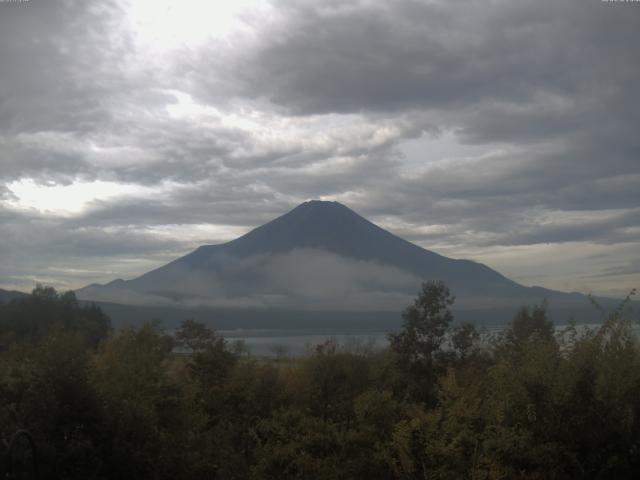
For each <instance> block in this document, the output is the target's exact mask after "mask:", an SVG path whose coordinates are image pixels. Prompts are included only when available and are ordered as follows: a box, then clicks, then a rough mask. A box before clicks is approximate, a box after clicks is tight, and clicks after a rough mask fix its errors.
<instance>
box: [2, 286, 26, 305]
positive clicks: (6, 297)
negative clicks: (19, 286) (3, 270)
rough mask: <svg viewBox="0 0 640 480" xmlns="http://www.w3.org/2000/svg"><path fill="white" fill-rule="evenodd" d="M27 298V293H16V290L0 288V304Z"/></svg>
mask: <svg viewBox="0 0 640 480" xmlns="http://www.w3.org/2000/svg"><path fill="white" fill-rule="evenodd" d="M27 296H29V294H28V293H24V292H18V291H17V290H3V289H1V288H0V303H7V302H10V301H11V300H13V299H14V298H24V297H27Z"/></svg>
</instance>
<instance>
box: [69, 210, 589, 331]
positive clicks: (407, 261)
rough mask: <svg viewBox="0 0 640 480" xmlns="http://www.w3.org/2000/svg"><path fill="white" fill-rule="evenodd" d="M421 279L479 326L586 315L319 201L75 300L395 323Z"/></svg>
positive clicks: (564, 300)
mask: <svg viewBox="0 0 640 480" xmlns="http://www.w3.org/2000/svg"><path fill="white" fill-rule="evenodd" d="M427 280H441V281H443V282H444V283H446V284H447V285H448V286H449V287H450V289H451V290H452V291H453V292H454V293H455V295H456V297H457V300H456V308H457V310H458V311H459V312H471V311H474V312H482V313H483V315H482V318H483V321H490V320H489V319H490V318H495V320H496V321H497V322H501V321H504V320H506V319H507V318H506V317H505V315H508V316H510V315H512V313H513V311H514V309H515V308H517V307H518V306H520V305H523V304H533V303H540V302H542V301H544V300H546V301H548V302H549V307H550V310H551V311H552V312H554V311H555V312H556V313H557V314H558V315H562V316H565V317H566V316H568V315H577V314H581V312H584V311H585V309H590V306H589V302H588V300H587V298H586V297H585V296H584V295H581V294H577V293H571V294H570V293H562V292H556V291H552V290H547V289H544V288H540V287H525V286H522V285H520V284H518V283H516V282H514V281H512V280H510V279H508V278H506V277H505V276H503V275H501V274H500V273H498V272H496V271H495V270H492V269H491V268H489V267H487V266H485V265H483V264H480V263H477V262H473V261H470V260H458V259H451V258H447V257H444V256H442V255H439V254H437V253H435V252H431V251H429V250H426V249H424V248H421V247H419V246H417V245H415V244H413V243H410V242H408V241H406V240H404V239H402V238H400V237H398V236H396V235H393V234H392V233H390V232H388V231H386V230H384V229H382V228H380V227H378V226H377V225H375V224H373V223H371V222H369V221H368V220H366V219H365V218H363V217H362V216H360V215H358V214H357V213H355V212H354V211H352V210H351V209H349V208H347V207H346V206H344V205H342V204H340V203H338V202H325V201H309V202H305V203H303V204H301V205H299V206H297V207H296V208H294V209H293V210H291V211H290V212H288V213H286V214H284V215H282V216H280V217H278V218H276V219H275V220H273V221H271V222H269V223H266V224H264V225H262V226H260V227H257V228H255V229H254V230H252V231H250V232H249V233H247V234H245V235H243V236H241V237H239V238H237V239H235V240H233V241H230V242H228V243H224V244H220V245H205V246H201V247H199V248H197V249H196V250H194V251H193V252H191V253H189V254H187V255H185V256H183V257H181V258H178V259H177V260H174V261H173V262H171V263H169V264H167V265H164V266H162V267H160V268H157V269H155V270H152V271H150V272H148V273H145V274H144V275H142V276H140V277H137V278H134V279H132V280H127V281H125V280H115V281H113V282H111V283H109V284H106V285H97V284H94V285H90V286H88V287H85V288H83V289H81V290H79V291H78V292H77V293H78V296H79V298H81V299H85V300H92V301H99V302H109V303H115V304H125V305H137V306H155V307H165V308H166V307H168V308H173V309H184V308H186V309H225V311H226V312H227V313H226V315H227V316H228V315H233V313H230V312H235V314H238V313H239V312H241V311H242V312H243V313H242V315H245V316H246V315H250V316H254V317H260V316H262V317H264V318H268V317H270V316H273V312H274V311H278V312H307V315H309V314H311V312H315V313H313V314H317V313H318V312H332V313H335V312H345V313H346V312H349V314H350V315H356V314H361V313H363V312H369V313H371V314H378V315H380V314H383V312H388V314H389V318H391V315H393V317H394V318H396V317H397V316H398V315H397V314H398V312H399V311H400V310H401V309H402V308H403V307H404V306H406V305H407V304H408V303H410V302H411V299H412V298H413V296H415V292H416V291H417V289H418V288H419V286H420V284H421V282H423V281H427ZM247 312H251V313H249V314H247ZM507 312H508V313H507ZM284 316H286V315H284ZM294 316H295V315H294ZM492 316H493V317H492ZM502 317H505V318H502ZM257 321H258V323H259V319H258V320H257Z"/></svg>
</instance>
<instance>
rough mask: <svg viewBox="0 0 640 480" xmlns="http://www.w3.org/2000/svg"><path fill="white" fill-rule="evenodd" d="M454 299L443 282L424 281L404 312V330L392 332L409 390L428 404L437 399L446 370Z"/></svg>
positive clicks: (392, 343) (391, 338) (393, 347)
mask: <svg viewBox="0 0 640 480" xmlns="http://www.w3.org/2000/svg"><path fill="white" fill-rule="evenodd" d="M454 300H455V297H454V296H453V295H451V292H450V291H449V288H448V287H447V286H446V285H445V284H444V283H442V282H434V281H430V282H425V283H423V284H422V289H421V291H420V293H419V294H418V297H417V298H416V299H415V301H414V303H413V304H412V305H410V306H409V307H407V309H406V310H405V311H404V312H403V313H402V318H403V320H404V322H403V325H402V330H401V331H400V332H399V333H392V334H390V335H389V343H390V346H391V350H392V351H393V352H394V353H395V354H396V358H397V361H398V365H399V368H400V370H401V371H403V372H405V373H406V387H407V390H408V391H409V393H410V394H411V395H412V396H413V397H414V398H416V399H417V400H422V401H425V402H427V403H429V404H432V403H434V402H435V400H436V391H435V390H436V386H437V378H438V375H439V374H441V373H442V372H443V369H444V362H443V360H444V358H445V356H446V355H445V352H444V351H443V349H442V345H443V342H444V341H445V335H446V333H447V331H448V329H449V325H450V324H451V322H452V321H453V314H452V313H451V311H450V310H449V307H450V306H451V305H452V304H453V302H454Z"/></svg>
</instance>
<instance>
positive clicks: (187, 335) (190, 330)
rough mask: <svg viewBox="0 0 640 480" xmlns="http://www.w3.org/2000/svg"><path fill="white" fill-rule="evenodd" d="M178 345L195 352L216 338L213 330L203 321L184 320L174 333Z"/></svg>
mask: <svg viewBox="0 0 640 480" xmlns="http://www.w3.org/2000/svg"><path fill="white" fill-rule="evenodd" d="M175 337H176V342H177V344H178V346H180V347H182V348H185V349H189V350H191V353H196V352H200V351H202V350H204V349H205V348H207V346H209V345H211V343H212V342H213V341H214V340H215V339H216V334H215V332H214V331H213V330H212V329H210V328H209V327H207V326H206V325H205V324H204V323H201V322H197V321H195V320H193V319H189V320H184V321H183V322H182V324H181V325H180V328H179V329H178V330H177V331H176V334H175Z"/></svg>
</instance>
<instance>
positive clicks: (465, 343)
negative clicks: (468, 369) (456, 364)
mask: <svg viewBox="0 0 640 480" xmlns="http://www.w3.org/2000/svg"><path fill="white" fill-rule="evenodd" d="M479 339H480V333H478V330H476V327H475V326H473V324H471V323H468V322H465V323H462V324H461V325H458V326H457V327H456V328H454V330H453V335H451V345H452V346H453V349H454V350H455V352H456V353H457V355H458V358H459V359H460V360H465V359H466V358H467V357H468V356H469V354H471V352H472V351H473V348H474V346H475V345H476V342H477V341H478V340H479Z"/></svg>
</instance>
